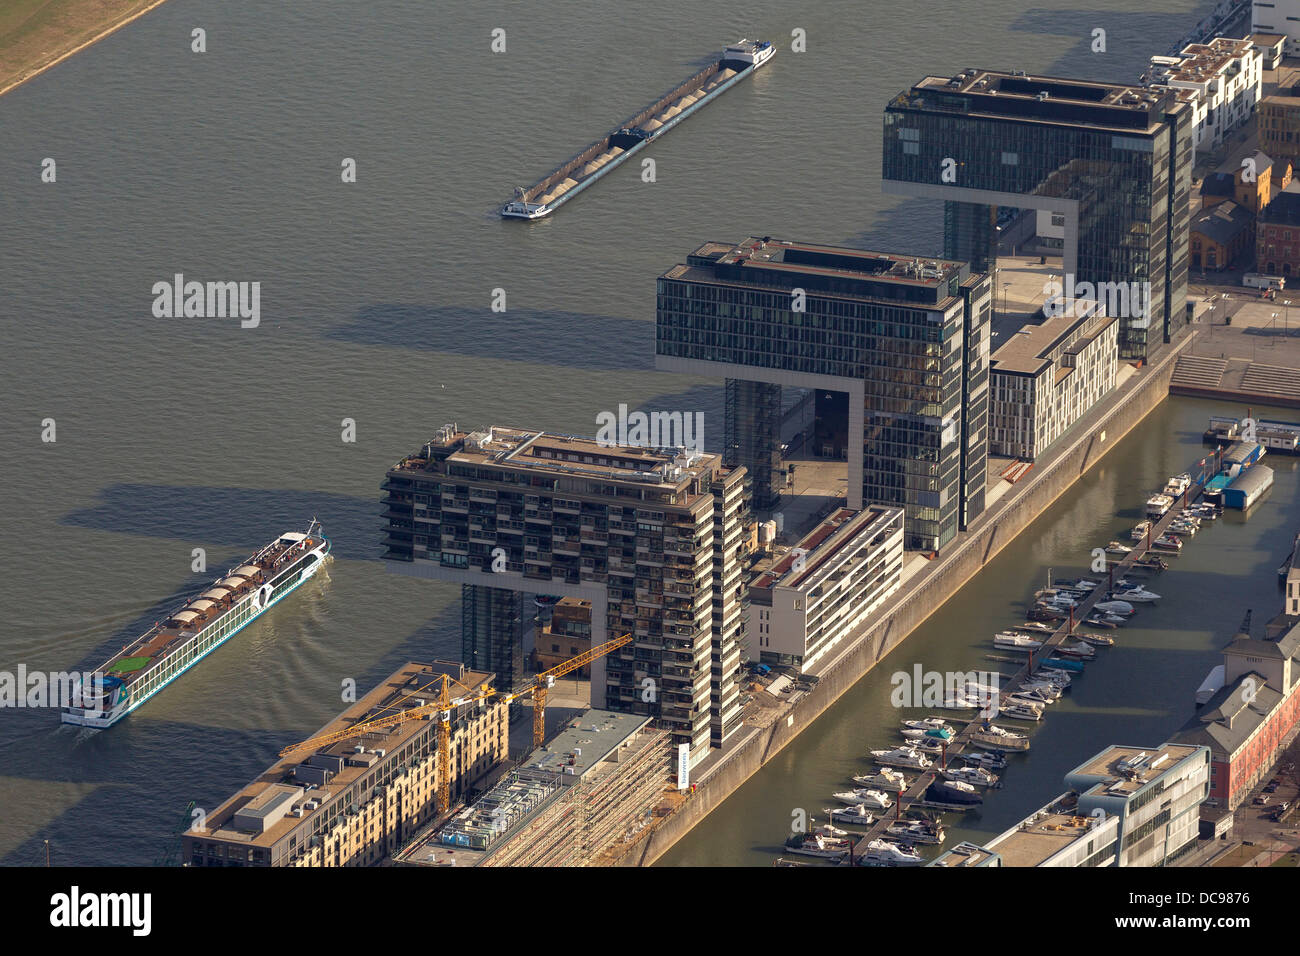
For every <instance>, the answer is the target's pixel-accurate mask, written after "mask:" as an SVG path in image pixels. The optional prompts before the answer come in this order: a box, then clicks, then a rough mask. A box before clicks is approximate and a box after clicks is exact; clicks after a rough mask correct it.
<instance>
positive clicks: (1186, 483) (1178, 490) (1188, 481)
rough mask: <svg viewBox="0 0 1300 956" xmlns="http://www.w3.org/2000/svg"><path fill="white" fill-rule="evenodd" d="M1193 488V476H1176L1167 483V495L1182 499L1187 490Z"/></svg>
mask: <svg viewBox="0 0 1300 956" xmlns="http://www.w3.org/2000/svg"><path fill="white" fill-rule="evenodd" d="M1190 487H1192V476H1191V475H1188V474H1182V475H1175V476H1174V477H1173V478H1170V479H1169V480H1168V481H1167V482H1165V492H1164V493H1165V494H1166V495H1168V496H1169V497H1171V498H1181V497H1182V496H1183V495H1184V494H1186V493H1187V489H1188V488H1190Z"/></svg>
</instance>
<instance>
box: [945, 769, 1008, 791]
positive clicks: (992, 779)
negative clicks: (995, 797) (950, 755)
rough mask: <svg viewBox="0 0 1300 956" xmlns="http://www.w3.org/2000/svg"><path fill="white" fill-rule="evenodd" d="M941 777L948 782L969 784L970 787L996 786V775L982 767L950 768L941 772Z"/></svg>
mask: <svg viewBox="0 0 1300 956" xmlns="http://www.w3.org/2000/svg"><path fill="white" fill-rule="evenodd" d="M943 775H944V776H945V777H946V778H947V779H949V780H959V781H961V782H962V783H969V784H970V785H971V786H972V787H996V786H997V785H998V775H997V774H995V773H993V772H992V771H990V770H985V769H984V768H983V767H974V766H971V767H950V768H949V769H947V770H945V771H944V772H943Z"/></svg>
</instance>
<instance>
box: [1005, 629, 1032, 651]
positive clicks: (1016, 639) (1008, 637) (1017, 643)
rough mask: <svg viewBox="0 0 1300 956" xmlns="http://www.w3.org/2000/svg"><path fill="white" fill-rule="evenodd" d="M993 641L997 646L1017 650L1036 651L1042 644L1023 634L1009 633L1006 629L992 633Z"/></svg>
mask: <svg viewBox="0 0 1300 956" xmlns="http://www.w3.org/2000/svg"><path fill="white" fill-rule="evenodd" d="M993 643H994V644H995V645H996V646H998V647H1005V648H1009V649H1011V650H1017V651H1036V650H1038V649H1039V648H1040V647H1042V646H1043V642H1042V641H1036V640H1034V639H1033V638H1032V637H1029V636H1027V635H1025V634H1011V633H1009V632H1006V631H1002V632H1000V633H998V634H995V635H993Z"/></svg>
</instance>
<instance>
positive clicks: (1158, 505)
mask: <svg viewBox="0 0 1300 956" xmlns="http://www.w3.org/2000/svg"><path fill="white" fill-rule="evenodd" d="M1173 506H1174V499H1173V498H1171V497H1169V496H1168V495H1163V494H1157V495H1152V496H1151V497H1150V498H1148V499H1147V514H1148V515H1149V516H1150V517H1152V518H1163V517H1164V516H1165V514H1166V513H1167V512H1168V511H1169V509H1170V508H1172V507H1173Z"/></svg>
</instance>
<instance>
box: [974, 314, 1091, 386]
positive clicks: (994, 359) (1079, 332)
mask: <svg viewBox="0 0 1300 956" xmlns="http://www.w3.org/2000/svg"><path fill="white" fill-rule="evenodd" d="M1075 306H1076V307H1075V309H1074V310H1073V312H1072V314H1066V315H1058V316H1051V317H1049V318H1046V319H1044V320H1043V321H1041V322H1039V323H1036V324H1033V323H1031V324H1029V325H1026V326H1024V327H1023V328H1021V329H1020V331H1018V332H1016V333H1015V334H1014V335H1009V336H1007V339H1006V341H1005V342H1003V343H1002V345H1001V346H1000V347H999V348H998V349H997V351H995V352H994V353H993V355H992V356H991V357H990V359H989V371H990V372H1011V373H1016V374H1022V375H1037V374H1038V373H1040V372H1043V371H1045V370H1046V369H1048V368H1050V367H1051V366H1052V365H1053V364H1055V363H1054V361H1053V359H1052V357H1051V353H1052V352H1053V350H1055V349H1058V348H1060V347H1061V346H1065V345H1066V343H1068V342H1070V340H1071V339H1077V341H1076V342H1074V343H1073V344H1071V345H1069V346H1067V348H1081V347H1082V346H1084V345H1086V344H1087V343H1089V342H1091V341H1092V340H1093V339H1095V338H1096V337H1097V336H1098V335H1100V334H1101V333H1102V332H1103V331H1104V330H1105V329H1107V328H1109V327H1110V326H1111V325H1112V324H1114V322H1115V321H1116V319H1115V318H1114V317H1110V318H1107V317H1105V316H1099V315H1098V314H1097V303H1096V302H1093V301H1092V300H1088V299H1080V300H1076V302H1075Z"/></svg>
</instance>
